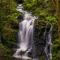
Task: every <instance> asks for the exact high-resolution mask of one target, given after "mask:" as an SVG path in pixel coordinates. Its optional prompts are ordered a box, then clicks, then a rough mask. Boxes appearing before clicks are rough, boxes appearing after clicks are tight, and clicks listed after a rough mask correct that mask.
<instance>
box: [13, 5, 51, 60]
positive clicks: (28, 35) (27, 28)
mask: <svg viewBox="0 0 60 60" xmlns="http://www.w3.org/2000/svg"><path fill="white" fill-rule="evenodd" d="M17 11H19V12H21V13H22V14H23V15H24V17H23V21H22V22H20V23H19V32H18V40H19V44H18V46H19V48H17V50H16V52H15V53H14V55H13V57H15V58H20V59H21V60H39V59H38V58H33V59H32V58H31V57H30V56H28V53H29V52H31V50H32V49H33V48H34V44H33V43H34V42H33V31H34V21H35V19H37V17H35V16H32V14H31V13H29V12H27V11H25V10H24V9H23V6H22V4H19V5H18V7H17ZM51 32H52V26H51V27H50V30H49V32H48V33H47V31H45V32H44V35H45V37H46V46H45V48H44V52H45V57H46V58H45V60H51V59H52V54H51V45H52V42H51V34H52V33H51ZM46 33H47V35H46ZM33 50H34V49H33ZM35 52H36V51H35ZM34 54H35V53H33V54H32V55H34Z"/></svg>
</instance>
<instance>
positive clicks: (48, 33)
mask: <svg viewBox="0 0 60 60" xmlns="http://www.w3.org/2000/svg"><path fill="white" fill-rule="evenodd" d="M52 29H53V26H52V25H51V27H50V28H49V31H47V30H46V46H45V49H44V52H45V60H52Z"/></svg>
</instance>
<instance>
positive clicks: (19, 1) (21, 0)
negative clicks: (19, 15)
mask: <svg viewBox="0 0 60 60" xmlns="http://www.w3.org/2000/svg"><path fill="white" fill-rule="evenodd" d="M16 1H17V3H18V4H21V3H23V1H24V0H16Z"/></svg>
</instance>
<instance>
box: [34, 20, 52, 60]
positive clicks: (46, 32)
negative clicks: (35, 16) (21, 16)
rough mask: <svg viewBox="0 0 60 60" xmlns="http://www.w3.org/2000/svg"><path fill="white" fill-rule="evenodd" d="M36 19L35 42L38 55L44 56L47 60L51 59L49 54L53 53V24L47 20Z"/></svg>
mask: <svg viewBox="0 0 60 60" xmlns="http://www.w3.org/2000/svg"><path fill="white" fill-rule="evenodd" d="M35 21H36V22H35V25H34V44H35V47H36V56H44V57H45V59H46V60H49V59H50V55H49V54H50V53H51V41H50V40H51V35H50V33H51V31H50V30H51V25H50V24H49V23H47V22H45V21H40V20H35ZM49 43H50V44H49ZM46 53H47V54H46Z"/></svg>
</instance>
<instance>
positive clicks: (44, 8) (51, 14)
mask: <svg viewBox="0 0 60 60" xmlns="http://www.w3.org/2000/svg"><path fill="white" fill-rule="evenodd" d="M17 2H18V0H17ZM17 2H16V0H0V40H1V43H0V60H8V59H10V60H12V58H11V56H12V54H13V53H12V52H13V50H12V48H13V47H12V46H15V45H16V40H17V32H18V24H19V21H18V19H17V17H18V16H19V15H20V14H19V12H17V11H16V7H17ZM20 2H21V1H20ZM53 3H54V2H53V0H25V1H24V2H23V6H24V9H25V10H27V11H29V12H32V14H33V15H35V16H38V19H37V20H36V21H35V27H36V28H37V29H38V30H39V31H38V32H40V30H41V28H42V27H45V26H46V24H51V25H52V26H53V32H52V33H53V34H52V36H53V37H52V40H53V46H52V47H53V49H52V53H53V59H52V60H60V56H59V54H60V41H59V39H58V29H57V27H58V26H57V25H58V24H57V22H58V20H57V15H56V9H58V8H55V6H54V4H53ZM57 14H58V12H57ZM36 34H37V33H36Z"/></svg>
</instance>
